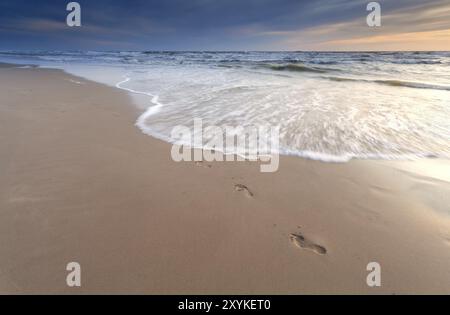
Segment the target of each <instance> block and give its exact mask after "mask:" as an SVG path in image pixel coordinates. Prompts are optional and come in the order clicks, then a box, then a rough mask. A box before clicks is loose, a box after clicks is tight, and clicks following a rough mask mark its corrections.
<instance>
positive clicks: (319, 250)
mask: <svg viewBox="0 0 450 315" xmlns="http://www.w3.org/2000/svg"><path fill="white" fill-rule="evenodd" d="M290 239H291V242H292V243H294V245H295V246H297V247H299V248H302V249H308V250H312V251H313V252H315V253H316V254H319V255H325V254H326V253H327V250H326V248H325V247H323V246H320V245H317V244H314V243H313V242H311V241H310V240H308V239H306V238H305V237H304V236H303V235H302V234H300V233H299V234H291V235H290Z"/></svg>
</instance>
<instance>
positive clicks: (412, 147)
mask: <svg viewBox="0 0 450 315" xmlns="http://www.w3.org/2000/svg"><path fill="white" fill-rule="evenodd" d="M0 61H5V62H16V63H32V64H36V65H39V66H42V67H56V68H62V69H64V70H66V71H68V72H70V73H73V74H76V75H78V76H82V77H85V78H87V79H91V80H95V81H99V82H102V83H106V84H109V85H112V86H116V87H118V88H121V89H124V90H127V91H129V92H130V93H131V94H133V95H135V96H136V100H137V105H138V106H139V107H140V108H141V109H142V115H141V116H140V117H139V118H138V120H137V122H136V125H137V127H138V128H140V129H141V130H142V131H143V132H144V133H146V134H149V135H152V136H155V137H158V138H160V139H164V140H166V141H171V140H173V139H171V138H170V134H171V131H172V129H173V127H174V126H177V125H184V126H192V124H193V120H194V118H202V119H203V125H204V126H208V125H214V126H234V127H237V126H242V127H246V126H259V125H264V126H267V125H271V126H273V127H277V126H279V128H280V153H281V154H289V155H298V156H301V157H306V158H311V159H317V160H322V161H332V162H345V161H349V160H350V159H367V158H370V159H414V158H431V157H441V158H449V157H450V52H394V53H392V52H385V53H370V52H360V53H358V52H354V53H332V52H329V53H324V52H95V51H88V52H57V51H41V52H13V51H9V52H0Z"/></svg>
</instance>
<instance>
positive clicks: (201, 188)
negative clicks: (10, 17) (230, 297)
mask: <svg viewBox="0 0 450 315" xmlns="http://www.w3.org/2000/svg"><path fill="white" fill-rule="evenodd" d="M139 114H140V111H139V110H138V109H137V107H136V106H135V105H134V104H133V101H132V98H131V97H130V95H128V94H127V93H126V92H124V91H121V90H119V89H115V88H112V87H108V86H105V85H101V84H99V83H94V82H91V81H87V80H85V79H83V78H78V77H74V76H71V75H69V74H66V73H64V72H62V71H60V70H50V69H34V68H17V67H14V66H10V65H2V66H1V68H0V293H2V294H13V293H19V294H30V293H43V294H55V293H73V294H76V293H146V294H147V293H148V294H316V293H329V294H342V293H358V294H382V293H383V294H401V293H406V294H412V293H419V294H428V293H438V294H444V293H446V294H450V216H449V215H450V206H449V205H450V200H449V199H450V197H449V196H450V163H449V161H448V160H441V159H422V160H417V161H376V160H374V161H371V160H353V161H351V162H348V163H324V162H319V161H312V160H306V159H301V158H298V157H287V156H283V157H281V158H280V165H279V170H278V171H277V172H275V173H261V172H260V168H259V163H258V162H250V161H246V162H211V163H209V162H202V163H195V162H178V163H177V162H174V161H173V160H172V159H171V155H170V150H171V145H170V144H168V143H165V142H163V141H160V140H157V139H154V138H152V137H150V136H148V135H144V134H143V133H141V131H140V130H139V129H138V128H136V127H135V126H134V122H135V121H136V118H137V117H138V115H139ZM72 261H75V262H79V263H80V265H81V270H82V285H81V287H79V288H70V287H68V286H67V285H66V276H67V273H68V272H67V271H66V265H67V263H69V262H72ZM370 262H378V263H379V264H380V266H381V281H382V283H381V284H382V285H381V287H374V288H372V287H369V286H368V285H367V284H366V277H367V275H368V273H369V271H367V270H366V267H367V265H368V264H369V263H370Z"/></svg>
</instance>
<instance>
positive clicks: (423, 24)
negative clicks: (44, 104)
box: [0, 0, 450, 51]
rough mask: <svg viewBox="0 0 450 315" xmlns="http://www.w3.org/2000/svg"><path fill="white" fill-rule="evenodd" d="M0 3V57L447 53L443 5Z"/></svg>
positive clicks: (449, 16)
mask: <svg viewBox="0 0 450 315" xmlns="http://www.w3.org/2000/svg"><path fill="white" fill-rule="evenodd" d="M69 2H70V1H65V0H33V1H31V0H0V50H220V51H230V50H234V51H236V50H270V51H285V50H295V51H297V50H306V51H310V50H314V51H364V50H369V51H377V50H380V51H386V50H450V0H379V1H377V2H378V3H380V5H381V16H382V19H381V26H380V27H369V26H368V25H367V23H366V17H367V15H368V14H369V13H370V12H368V11H367V4H368V3H369V2H371V1H369V0H158V1H156V0H109V1H108V0H79V1H77V2H78V3H79V4H80V6H81V24H82V25H81V26H80V27H69V26H67V24H66V16H67V14H68V13H69V12H68V11H66V5H67V4H68V3H69Z"/></svg>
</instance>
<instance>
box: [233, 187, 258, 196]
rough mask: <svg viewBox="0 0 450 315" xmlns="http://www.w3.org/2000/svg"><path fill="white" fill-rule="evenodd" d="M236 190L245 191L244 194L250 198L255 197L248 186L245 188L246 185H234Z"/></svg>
mask: <svg viewBox="0 0 450 315" xmlns="http://www.w3.org/2000/svg"><path fill="white" fill-rule="evenodd" d="M234 190H236V191H243V192H245V194H246V195H247V196H248V197H253V193H252V191H251V190H250V189H249V188H248V187H247V186H245V185H242V184H236V185H234Z"/></svg>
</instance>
